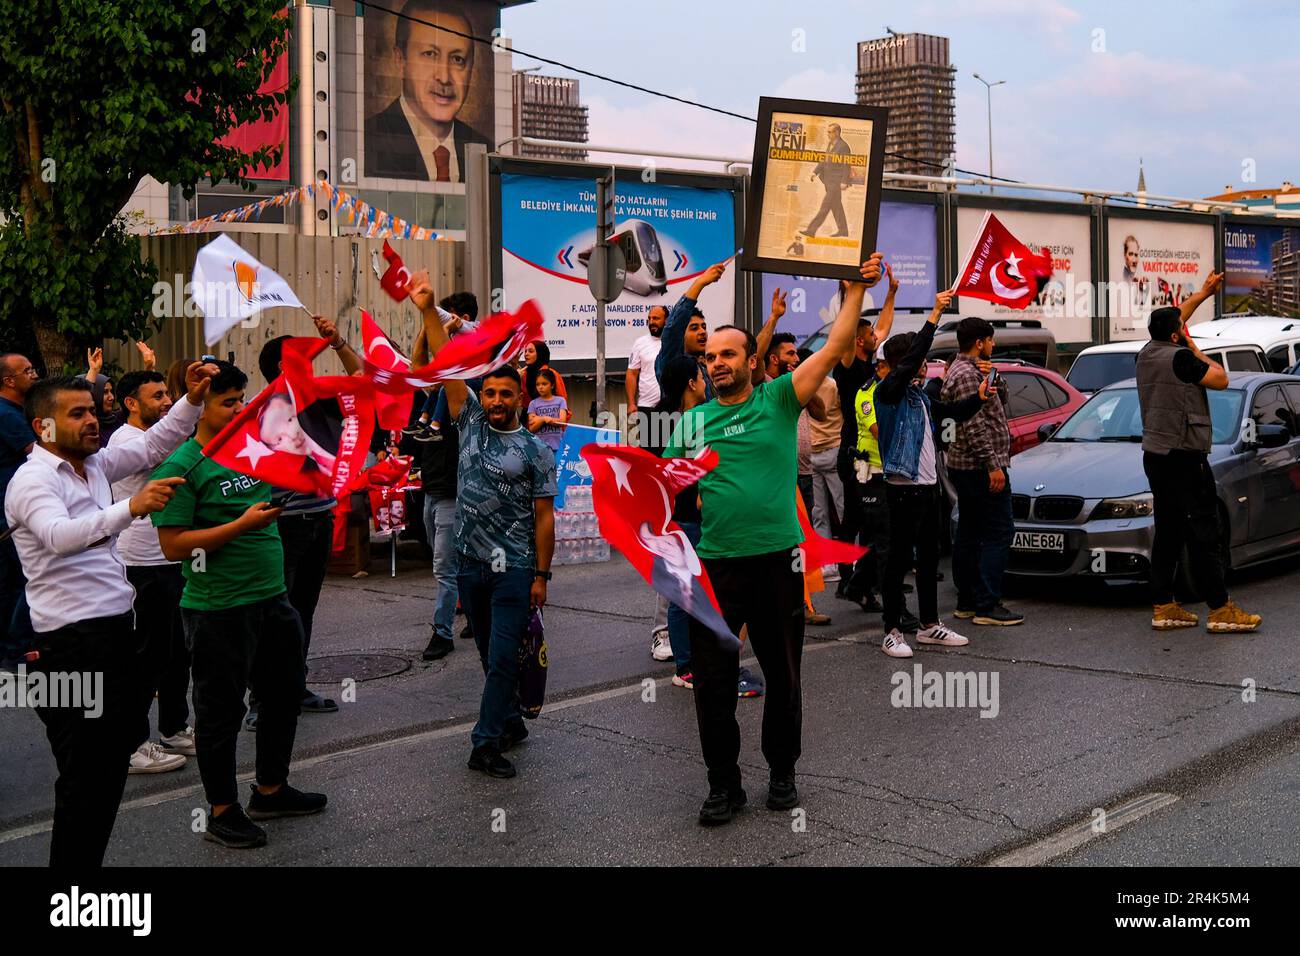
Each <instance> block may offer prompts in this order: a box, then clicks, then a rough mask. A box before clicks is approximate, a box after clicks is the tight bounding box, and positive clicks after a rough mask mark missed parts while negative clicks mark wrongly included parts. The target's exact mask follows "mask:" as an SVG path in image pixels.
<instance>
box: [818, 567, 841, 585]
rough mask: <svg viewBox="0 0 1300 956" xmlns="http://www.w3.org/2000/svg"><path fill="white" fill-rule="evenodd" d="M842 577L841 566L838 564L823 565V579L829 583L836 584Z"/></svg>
mask: <svg viewBox="0 0 1300 956" xmlns="http://www.w3.org/2000/svg"><path fill="white" fill-rule="evenodd" d="M839 579H840V566H839V565H838V564H823V565H822V580H823V581H825V582H826V583H827V584H834V583H835V582H836V581H838V580H839Z"/></svg>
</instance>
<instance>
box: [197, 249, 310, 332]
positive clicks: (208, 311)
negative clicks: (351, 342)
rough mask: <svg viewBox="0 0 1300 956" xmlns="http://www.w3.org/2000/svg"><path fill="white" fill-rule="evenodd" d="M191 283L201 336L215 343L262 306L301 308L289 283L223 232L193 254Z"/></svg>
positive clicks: (266, 307) (264, 307)
mask: <svg viewBox="0 0 1300 956" xmlns="http://www.w3.org/2000/svg"><path fill="white" fill-rule="evenodd" d="M191 287H192V289H193V294H194V302H195V304H196V305H197V306H198V307H199V308H200V309H202V310H203V340H204V342H206V343H207V344H208V345H215V344H216V343H217V342H218V341H220V339H221V337H222V336H223V335H225V334H226V333H227V332H229V331H230V330H231V329H233V328H234V327H235V326H236V325H238V324H239V323H240V322H242V321H244V320H245V319H248V318H252V317H253V316H254V315H256V314H257V313H258V312H260V311H262V310H263V309H270V308H275V307H276V306H285V307H288V308H294V309H305V308H306V306H304V305H303V304H302V303H301V302H299V301H298V297H297V296H296V295H294V293H293V290H292V289H291V288H289V283H287V282H285V281H284V280H283V279H282V278H280V276H279V275H278V274H276V272H275V271H274V270H273V269H269V268H267V267H266V266H264V265H262V263H260V262H258V261H257V260H256V259H254V258H253V257H252V256H251V255H249V254H248V253H247V252H245V251H244V250H243V249H241V248H240V247H239V245H238V243H236V242H235V241H234V240H233V239H231V238H230V237H229V236H227V235H225V234H224V233H223V234H222V235H220V236H218V237H217V238H216V239H214V240H212V241H211V242H209V243H208V244H207V245H206V246H204V247H203V248H201V249H200V250H199V252H198V255H197V256H195V257H194V274H193V278H192V279H191Z"/></svg>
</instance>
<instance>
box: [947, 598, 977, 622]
mask: <svg viewBox="0 0 1300 956" xmlns="http://www.w3.org/2000/svg"><path fill="white" fill-rule="evenodd" d="M952 616H953V617H955V618H957V620H959V621H969V620H970V619H971V618H973V617H974V616H975V612H974V611H973V610H971V609H970V608H969V607H962V606H961V602H960V601H958V602H957V609H956V610H955V611H953V612H952Z"/></svg>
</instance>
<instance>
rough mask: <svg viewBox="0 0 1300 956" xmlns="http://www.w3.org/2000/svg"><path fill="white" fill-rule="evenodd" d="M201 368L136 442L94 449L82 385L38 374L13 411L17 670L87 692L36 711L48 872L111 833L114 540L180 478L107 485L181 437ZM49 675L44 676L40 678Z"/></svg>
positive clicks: (118, 746) (129, 707)
mask: <svg viewBox="0 0 1300 956" xmlns="http://www.w3.org/2000/svg"><path fill="white" fill-rule="evenodd" d="M214 371H215V369H214V368H213V367H212V366H205V365H201V364H199V363H198V362H195V363H194V364H192V365H191V366H190V367H189V368H188V369H187V370H186V373H185V384H186V388H187V391H188V394H187V396H186V398H185V400H184V401H181V402H177V403H176V407H175V408H174V409H173V410H172V412H171V414H169V415H167V416H166V417H165V418H163V419H162V420H161V421H160V422H158V424H157V425H155V426H154V427H153V428H151V429H149V431H148V432H147V433H146V435H145V437H144V438H143V439H142V440H140V441H136V442H129V443H128V444H126V445H123V446H121V447H119V448H105V449H104V450H102V451H101V450H100V448H99V420H98V418H96V416H95V403H94V400H93V399H92V397H91V393H90V386H89V385H87V384H86V382H85V381H84V380H77V379H71V378H58V379H48V380H46V381H43V382H38V383H36V384H35V385H33V386H32V388H31V389H30V390H29V391H28V393H27V396H26V401H25V406H24V414H25V415H26V417H27V420H28V421H29V422H31V424H32V431H33V433H34V434H35V436H36V439H37V441H36V447H35V448H33V449H32V452H31V455H30V456H29V457H28V459H27V461H26V462H24V463H23V465H22V466H21V467H20V468H19V469H18V471H17V472H16V473H15V474H14V477H13V480H12V481H11V482H10V484H9V490H8V494H7V495H6V496H5V518H6V519H7V521H8V523H9V527H10V528H12V529H13V532H14V544H15V546H16V547H17V549H18V557H19V560H20V561H21V562H22V566H23V573H24V574H25V575H26V576H27V587H26V594H27V603H28V605H29V606H30V609H31V619H32V628H33V630H34V631H35V633H36V641H35V649H34V650H33V651H32V652H31V653H30V654H29V655H28V656H29V666H30V667H31V669H32V670H33V671H35V672H39V673H41V674H42V675H44V676H45V677H46V681H45V683H46V684H47V685H48V686H50V687H56V686H76V687H78V688H81V687H87V686H88V687H89V688H90V689H91V690H90V691H89V692H86V693H80V694H77V695H75V696H77V697H78V698H79V700H78V701H77V706H68V704H69V703H71V702H70V701H62V700H51V699H47V700H46V701H45V702H44V703H43V705H41V706H38V707H36V708H35V709H36V713H37V716H39V717H40V719H41V722H42V723H44V724H45V733H46V736H47V738H48V739H49V741H50V749H51V750H52V751H53V753H54V759H55V762H56V763H57V764H58V768H59V776H58V779H57V780H56V781H55V783H54V828H53V833H52V835H51V839H50V865H51V866H67V867H80V868H86V867H98V866H101V865H102V864H103V861H104V851H105V849H106V848H107V847H108V840H109V837H111V836H112V833H113V821H114V820H115V818H116V817H117V807H118V804H119V803H120V802H121V800H122V789H123V787H124V786H125V784H126V773H127V758H128V757H129V756H130V754H131V751H132V750H134V749H135V742H134V741H133V732H134V730H135V722H134V717H135V716H136V714H137V698H136V695H135V693H134V691H135V682H134V680H133V679H132V674H131V670H132V664H133V657H134V650H135V628H134V615H133V613H132V610H131V607H132V603H133V601H134V599H135V589H134V588H132V587H131V584H130V582H129V581H128V580H127V577H126V566H125V565H124V564H123V563H122V558H121V556H120V555H119V554H118V551H117V544H116V541H115V539H116V537H117V535H118V534H119V533H121V532H122V531H124V530H126V528H127V527H128V526H129V525H130V524H131V522H132V521H133V520H134V519H136V518H138V517H140V516H141V515H147V514H151V513H153V512H154V511H158V510H160V509H161V508H162V507H163V506H164V505H166V503H167V501H168V500H169V499H170V498H171V496H172V494H173V489H174V488H175V486H176V485H178V484H180V483H181V482H182V481H183V480H184V479H180V478H166V479H162V480H159V481H151V482H149V483H148V484H146V485H145V486H144V487H143V488H142V489H141V490H140V491H139V492H137V493H136V494H135V495H133V496H132V497H131V498H129V499H127V500H125V501H119V502H117V503H114V502H113V493H112V489H111V487H110V486H111V484H112V483H113V482H114V481H117V480H119V479H121V478H125V477H127V476H128V475H132V474H134V473H136V472H138V471H141V470H144V469H148V468H151V467H153V466H154V465H157V464H158V463H159V462H161V461H162V460H163V459H164V458H165V457H166V456H167V455H168V454H170V453H171V452H172V451H173V450H174V449H175V448H177V447H179V446H180V445H181V443H183V442H184V441H185V440H186V439H187V438H188V437H189V435H190V432H191V431H193V429H194V425H195V423H196V422H197V421H198V419H199V414H200V412H201V411H202V408H203V396H204V394H205V393H206V392H207V390H208V383H209V379H210V378H211V376H212V374H213V372H214ZM51 677H53V678H54V679H53V680H50V679H49V678H51Z"/></svg>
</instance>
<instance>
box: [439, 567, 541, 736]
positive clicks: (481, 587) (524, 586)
mask: <svg viewBox="0 0 1300 956" xmlns="http://www.w3.org/2000/svg"><path fill="white" fill-rule="evenodd" d="M459 559H460V572H459V574H458V575H457V580H458V582H459V584H460V597H461V604H462V605H463V606H464V608H465V615H466V616H467V617H468V618H469V624H470V628H471V629H473V631H474V643H475V644H477V645H478V655H479V660H480V661H481V662H482V664H483V673H484V674H485V675H486V676H487V680H486V681H484V683H483V699H482V700H481V701H480V702H479V710H478V723H477V724H475V725H474V729H473V730H472V731H471V732H470V740H471V741H472V742H473V744H474V746H475V747H483V746H488V745H495V746H500V744H501V738H502V736H503V735H504V734H505V729H506V725H507V724H509V723H514V722H515V721H518V720H522V719H523V717H522V715H521V714H520V713H519V648H520V645H521V644H522V643H523V637H524V628H525V627H526V626H527V624H528V614H529V607H528V604H529V592H530V591H531V590H532V586H533V572H532V569H531V568H529V569H523V568H508V569H506V570H505V571H493V570H492V566H491V565H490V564H488V563H487V562H485V561H480V560H478V559H477V558H471V557H467V556H465V555H463V554H462V555H460V556H459Z"/></svg>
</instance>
